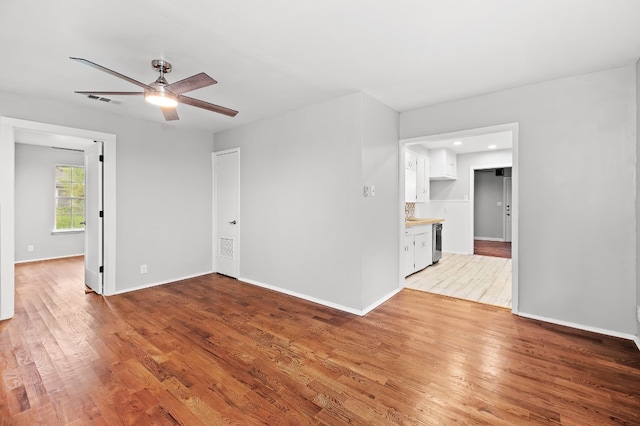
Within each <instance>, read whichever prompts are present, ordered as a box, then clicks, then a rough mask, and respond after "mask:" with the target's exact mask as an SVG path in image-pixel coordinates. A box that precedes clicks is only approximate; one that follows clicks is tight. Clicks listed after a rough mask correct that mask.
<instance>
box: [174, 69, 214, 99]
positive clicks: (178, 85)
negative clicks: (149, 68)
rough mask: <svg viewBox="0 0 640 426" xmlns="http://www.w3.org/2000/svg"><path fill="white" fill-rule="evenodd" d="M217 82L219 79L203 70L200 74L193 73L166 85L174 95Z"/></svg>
mask: <svg viewBox="0 0 640 426" xmlns="http://www.w3.org/2000/svg"><path fill="white" fill-rule="evenodd" d="M216 83H217V81H215V80H214V79H213V78H211V77H209V76H208V75H207V74H205V73H203V72H201V73H200V74H196V75H192V76H191V77H187V78H185V79H183V80H180V81H176V82H175V83H171V84H169V85H167V86H165V89H166V90H168V91H170V92H171V93H173V94H174V95H182V94H183V93H187V92H190V91H192V90H196V89H200V88H202V87H207V86H211V85H212V84H216Z"/></svg>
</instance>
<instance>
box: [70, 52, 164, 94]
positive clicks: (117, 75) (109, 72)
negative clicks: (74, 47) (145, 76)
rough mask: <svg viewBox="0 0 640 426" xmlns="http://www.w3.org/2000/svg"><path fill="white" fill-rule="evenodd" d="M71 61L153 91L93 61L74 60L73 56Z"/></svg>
mask: <svg viewBox="0 0 640 426" xmlns="http://www.w3.org/2000/svg"><path fill="white" fill-rule="evenodd" d="M69 59H73V60H74V61H78V62H82V63H83V64H85V65H89V66H90V67H93V68H96V69H99V70H100V71H104V72H106V73H107V74H111V75H112V76H114V77H118V78H121V79H123V80H125V81H128V82H129V83H133V84H135V85H136V86H139V87H142V88H143V89H148V90H153V89H152V88H151V87H149V86H148V85H146V84H144V83H141V82H139V81H138V80H134V79H133V78H131V77H127V76H126V75H123V74H120V73H119V72H115V71H113V70H110V69H109V68H105V67H103V66H102V65H98V64H96V63H94V62H91V61H88V60H86V59H83V58H74V57H73V56H70V57H69Z"/></svg>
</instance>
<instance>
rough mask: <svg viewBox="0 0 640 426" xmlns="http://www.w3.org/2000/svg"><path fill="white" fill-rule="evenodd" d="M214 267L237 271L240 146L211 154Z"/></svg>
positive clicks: (234, 274)
mask: <svg viewBox="0 0 640 426" xmlns="http://www.w3.org/2000/svg"><path fill="white" fill-rule="evenodd" d="M213 171H214V173H213V180H214V184H213V190H214V197H213V199H214V206H213V211H214V222H213V228H214V247H213V252H214V261H213V263H214V270H215V271H216V272H218V273H220V274H223V275H227V276H229V277H233V278H238V277H239V275H240V238H239V236H240V149H239V148H235V149H231V150H227V151H220V152H215V153H214V154H213Z"/></svg>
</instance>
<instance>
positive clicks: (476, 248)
mask: <svg viewBox="0 0 640 426" xmlns="http://www.w3.org/2000/svg"><path fill="white" fill-rule="evenodd" d="M473 254H477V255H480V256H492V257H505V258H507V259H511V243H510V242H503V241H485V240H473Z"/></svg>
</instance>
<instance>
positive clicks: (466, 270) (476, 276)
mask: <svg viewBox="0 0 640 426" xmlns="http://www.w3.org/2000/svg"><path fill="white" fill-rule="evenodd" d="M511 278H512V271H511V259H506V258H501V257H492V256H477V255H464V254H452V253H443V255H442V259H440V262H438V263H436V264H435V265H431V266H429V267H427V268H426V269H423V270H422V271H418V272H416V273H415V274H413V275H410V276H408V277H407V278H406V279H405V286H406V287H408V288H412V289H415V290H421V291H428V292H430V293H436V294H442V295H444V296H451V297H457V298H460V299H465V300H472V301H475V302H480V303H487V304H489V305H495V306H502V307H505V308H511V293H512V291H511Z"/></svg>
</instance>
